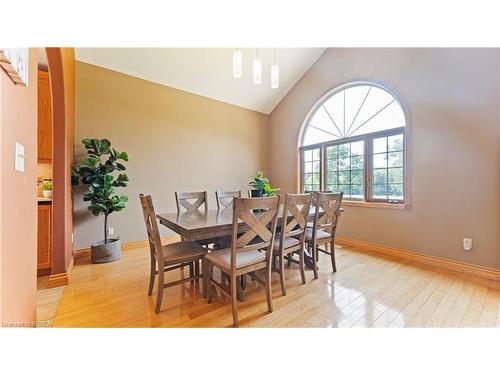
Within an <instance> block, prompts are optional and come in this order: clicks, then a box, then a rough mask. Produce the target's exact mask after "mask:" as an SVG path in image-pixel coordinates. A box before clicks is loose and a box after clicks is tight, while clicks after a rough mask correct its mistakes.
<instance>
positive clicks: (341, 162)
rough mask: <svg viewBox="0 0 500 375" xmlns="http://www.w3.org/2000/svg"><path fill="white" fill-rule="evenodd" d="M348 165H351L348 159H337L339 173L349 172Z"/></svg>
mask: <svg viewBox="0 0 500 375" xmlns="http://www.w3.org/2000/svg"><path fill="white" fill-rule="evenodd" d="M350 165H351V160H350V158H343V159H339V170H341V171H345V170H349V168H350Z"/></svg>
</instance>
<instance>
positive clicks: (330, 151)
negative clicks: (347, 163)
mask: <svg viewBox="0 0 500 375" xmlns="http://www.w3.org/2000/svg"><path fill="white" fill-rule="evenodd" d="M337 154H338V146H330V147H327V149H326V158H327V159H336V158H337V157H338V155H337Z"/></svg>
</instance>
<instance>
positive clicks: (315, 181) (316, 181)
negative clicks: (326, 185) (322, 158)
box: [312, 173, 319, 185]
mask: <svg viewBox="0 0 500 375" xmlns="http://www.w3.org/2000/svg"><path fill="white" fill-rule="evenodd" d="M312 176H313V184H314V185H316V184H317V185H319V173H314V174H313V175H312Z"/></svg>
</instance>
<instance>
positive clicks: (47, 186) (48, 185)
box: [42, 180, 52, 198]
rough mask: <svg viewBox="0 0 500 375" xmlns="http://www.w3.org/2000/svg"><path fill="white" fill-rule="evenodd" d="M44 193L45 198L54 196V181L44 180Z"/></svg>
mask: <svg viewBox="0 0 500 375" xmlns="http://www.w3.org/2000/svg"><path fill="white" fill-rule="evenodd" d="M42 194H43V197H44V198H52V181H50V180H46V181H43V182H42Z"/></svg>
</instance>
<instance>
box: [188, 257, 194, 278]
mask: <svg viewBox="0 0 500 375" xmlns="http://www.w3.org/2000/svg"><path fill="white" fill-rule="evenodd" d="M193 276H194V270H193V262H191V263H189V277H193ZM190 283H194V280H191V281H190Z"/></svg>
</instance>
